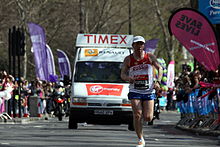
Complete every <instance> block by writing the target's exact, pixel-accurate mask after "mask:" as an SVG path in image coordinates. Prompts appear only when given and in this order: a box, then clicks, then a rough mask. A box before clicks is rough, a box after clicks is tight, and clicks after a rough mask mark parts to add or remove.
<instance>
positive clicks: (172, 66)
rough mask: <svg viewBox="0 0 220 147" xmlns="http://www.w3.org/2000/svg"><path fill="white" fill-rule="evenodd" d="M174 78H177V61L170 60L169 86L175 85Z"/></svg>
mask: <svg viewBox="0 0 220 147" xmlns="http://www.w3.org/2000/svg"><path fill="white" fill-rule="evenodd" d="M174 78H175V61H170V63H169V65H168V71H167V86H168V87H169V88H173V87H174V86H175V84H174Z"/></svg>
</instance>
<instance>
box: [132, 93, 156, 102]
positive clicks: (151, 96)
mask: <svg viewBox="0 0 220 147" xmlns="http://www.w3.org/2000/svg"><path fill="white" fill-rule="evenodd" d="M155 98H156V95H155V93H151V94H139V93H135V92H129V93H128V99H129V100H131V99H139V100H154V99H155Z"/></svg>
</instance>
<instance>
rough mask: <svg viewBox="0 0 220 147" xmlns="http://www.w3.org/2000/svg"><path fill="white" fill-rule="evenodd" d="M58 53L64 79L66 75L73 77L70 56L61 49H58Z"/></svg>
mask: <svg viewBox="0 0 220 147" xmlns="http://www.w3.org/2000/svg"><path fill="white" fill-rule="evenodd" d="M57 55H58V64H59V70H60V75H61V77H62V79H64V76H65V75H66V76H68V77H69V78H71V67H70V62H69V58H68V57H67V55H66V54H65V53H64V52H63V51H62V50H60V49H57Z"/></svg>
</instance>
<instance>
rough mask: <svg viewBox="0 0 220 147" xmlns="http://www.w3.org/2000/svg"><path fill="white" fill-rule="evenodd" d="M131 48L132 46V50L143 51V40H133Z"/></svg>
mask: <svg viewBox="0 0 220 147" xmlns="http://www.w3.org/2000/svg"><path fill="white" fill-rule="evenodd" d="M133 48H134V51H143V49H144V42H141V41H139V42H135V43H133Z"/></svg>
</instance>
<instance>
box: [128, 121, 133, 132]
mask: <svg viewBox="0 0 220 147" xmlns="http://www.w3.org/2000/svg"><path fill="white" fill-rule="evenodd" d="M128 130H129V131H134V124H133V122H131V123H129V124H128Z"/></svg>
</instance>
